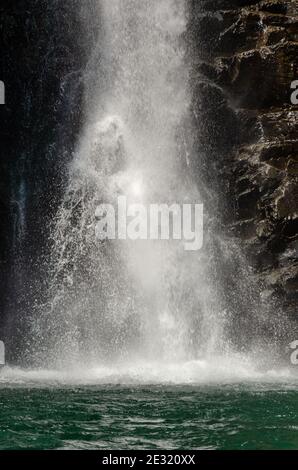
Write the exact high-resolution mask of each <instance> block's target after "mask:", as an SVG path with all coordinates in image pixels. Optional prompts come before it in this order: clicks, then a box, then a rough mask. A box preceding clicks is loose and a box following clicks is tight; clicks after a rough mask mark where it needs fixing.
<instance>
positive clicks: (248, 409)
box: [0, 383, 298, 450]
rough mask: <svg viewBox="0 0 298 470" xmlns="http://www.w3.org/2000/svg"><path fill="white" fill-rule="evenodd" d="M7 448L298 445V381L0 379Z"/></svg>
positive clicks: (0, 439)
mask: <svg viewBox="0 0 298 470" xmlns="http://www.w3.org/2000/svg"><path fill="white" fill-rule="evenodd" d="M0 410H1V411H0V448H1V449H119V450H122V449H298V416H297V414H298V387H297V384H292V385H290V384H278V385H274V384H270V385H268V384H263V385H262V384H254V383H249V384H233V385H228V384H226V385H215V384H214V385H212V386H210V385H209V386H208V385H200V386H198V385H150V386H149V385H148V386H145V385H133V386H123V385H121V386H120V385H119V386H117V385H109V386H108V385H89V386H84V385H55V384H52V385H42V384H38V385H37V384H31V385H30V384H29V385H28V384H26V385H24V384H20V385H16V384H10V383H4V384H0Z"/></svg>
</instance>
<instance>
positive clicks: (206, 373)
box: [0, 355, 298, 389]
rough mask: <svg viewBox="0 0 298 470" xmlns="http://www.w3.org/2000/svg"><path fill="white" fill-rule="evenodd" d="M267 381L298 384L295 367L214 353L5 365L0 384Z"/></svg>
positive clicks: (260, 382)
mask: <svg viewBox="0 0 298 470" xmlns="http://www.w3.org/2000/svg"><path fill="white" fill-rule="evenodd" d="M239 383H247V384H249V383H256V384H265V385H266V384H267V385H268V386H270V385H272V386H275V385H276V386H278V385H281V384H284V385H286V386H288V387H294V388H295V389H296V388H298V373H297V370H296V369H295V368H290V367H284V368H279V369H261V368H258V367H257V366H255V365H254V364H253V362H252V361H251V360H250V359H248V358H247V357H244V356H240V355H237V356H234V357H229V358H222V357H213V358H212V359H209V360H205V359H202V360H194V361H189V362H180V363H170V362H169V363H160V362H150V363H149V362H146V363H145V362H133V363H131V364H120V363H119V364H113V365H111V366H107V365H98V366H97V367H96V366H94V367H92V368H88V367H87V368H85V367H78V368H70V369H67V370H47V369H21V368H16V367H8V366H7V367H4V368H3V369H2V371H1V373H0V386H10V387H13V386H22V385H24V386H45V387H47V386H54V385H56V386H64V385H66V386H90V385H108V384H111V385H158V384H160V385H161V384H164V385H167V384H168V385H170V384H177V385H178V384H181V385H183V384H185V385H187V384H188V385H199V386H203V385H223V384H231V385H232V384H239Z"/></svg>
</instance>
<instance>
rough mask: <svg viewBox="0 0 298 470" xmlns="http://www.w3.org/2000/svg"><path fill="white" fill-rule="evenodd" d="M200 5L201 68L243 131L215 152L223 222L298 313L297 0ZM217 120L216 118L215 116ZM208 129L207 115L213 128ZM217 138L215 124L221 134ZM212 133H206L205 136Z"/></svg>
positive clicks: (267, 283)
mask: <svg viewBox="0 0 298 470" xmlns="http://www.w3.org/2000/svg"><path fill="white" fill-rule="evenodd" d="M198 3H200V6H199V5H197V7H196V11H197V15H198V16H197V22H196V27H197V30H198V35H197V37H196V41H195V42H196V44H198V46H197V47H198V50H200V48H199V42H200V40H201V34H200V32H202V33H204V39H203V44H204V45H205V44H208V41H209V47H208V45H207V46H206V47H205V51H204V53H202V54H201V55H200V58H199V60H197V61H196V64H195V73H196V74H197V77H198V80H205V81H206V82H207V83H208V84H209V86H210V87H211V86H214V87H217V90H218V92H217V93H218V96H221V99H222V100H224V102H225V106H224V107H222V108H221V111H222V115H221V120H222V121H225V119H224V113H225V111H227V110H228V114H227V115H228V116H229V118H228V121H227V127H226V128H225V127H223V129H224V132H228V133H229V130H227V129H229V125H231V124H232V123H233V126H234V133H235V134H234V136H233V140H231V142H230V143H229V144H227V145H226V147H225V148H223V145H224V143H223V140H222V139H221V138H220V139H219V141H218V142H221V144H220V145H219V147H218V148H220V151H218V152H217V153H216V151H215V153H214V155H213V156H212V158H213V161H214V162H215V163H214V166H213V168H214V172H215V173H217V174H219V175H220V180H221V182H220V185H219V188H221V189H222V196H223V197H222V201H221V207H222V210H221V215H222V221H223V225H224V227H225V229H226V230H228V232H229V233H231V234H233V235H234V236H236V237H239V238H240V239H241V240H242V244H243V246H244V249H245V252H246V255H247V259H248V261H249V263H250V265H251V266H252V267H253V271H252V277H254V278H255V279H259V280H260V282H261V284H262V286H263V287H262V289H263V297H264V296H265V298H266V299H269V298H270V299H274V300H275V301H276V302H277V303H279V305H280V306H281V308H282V309H283V310H284V313H285V314H287V313H288V314H289V315H294V313H295V308H296V303H297V288H298V282H297V275H298V268H297V239H298V238H297V233H298V219H297V217H298V215H297V212H298V189H297V182H298V178H297V174H298V106H294V105H292V104H291V100H290V97H291V93H292V91H291V82H292V81H294V80H298V67H297V56H298V39H297V37H298V27H297V23H298V5H297V1H296V0H292V1H279V0H270V1H268V0H266V1H236V0H235V1H234V0H226V1H225V0H222V1H221V0H218V1H207V2H204V4H202V3H201V2H198ZM214 109H215V108H214ZM231 116H233V119H231ZM208 119H209V120H210V121H212V116H207V121H208ZM213 122H214V121H213ZM208 126H210V124H208V122H205V129H208ZM230 133H232V132H231V130H230ZM216 135H217V133H216V131H215V130H213V136H214V138H215V139H216ZM209 137H210V136H208V135H205V140H206V141H208V138H209ZM201 138H203V140H204V133H203V135H201ZM201 146H202V147H203V145H202V144H201ZM213 148H214V149H216V148H217V143H216V142H213ZM222 155H226V157H225V159H222ZM216 162H217V163H216ZM215 173H214V174H213V176H212V175H210V172H209V173H208V174H206V178H207V180H208V178H209V181H211V179H212V178H213V180H214V179H216V174H215ZM224 196H226V197H224Z"/></svg>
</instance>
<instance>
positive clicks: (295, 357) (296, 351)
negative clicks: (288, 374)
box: [289, 340, 298, 366]
mask: <svg viewBox="0 0 298 470" xmlns="http://www.w3.org/2000/svg"><path fill="white" fill-rule="evenodd" d="M289 349H290V350H292V353H291V356H290V361H291V364H293V365H294V366H297V365H298V340H295V341H292V342H291V343H290V344H289Z"/></svg>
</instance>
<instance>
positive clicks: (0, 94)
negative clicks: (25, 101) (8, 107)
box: [0, 80, 5, 105]
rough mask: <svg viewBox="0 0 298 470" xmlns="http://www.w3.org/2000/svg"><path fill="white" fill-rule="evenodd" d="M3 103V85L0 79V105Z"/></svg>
mask: <svg viewBox="0 0 298 470" xmlns="http://www.w3.org/2000/svg"><path fill="white" fill-rule="evenodd" d="M1 104H5V85H4V82H2V80H0V105H1Z"/></svg>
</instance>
